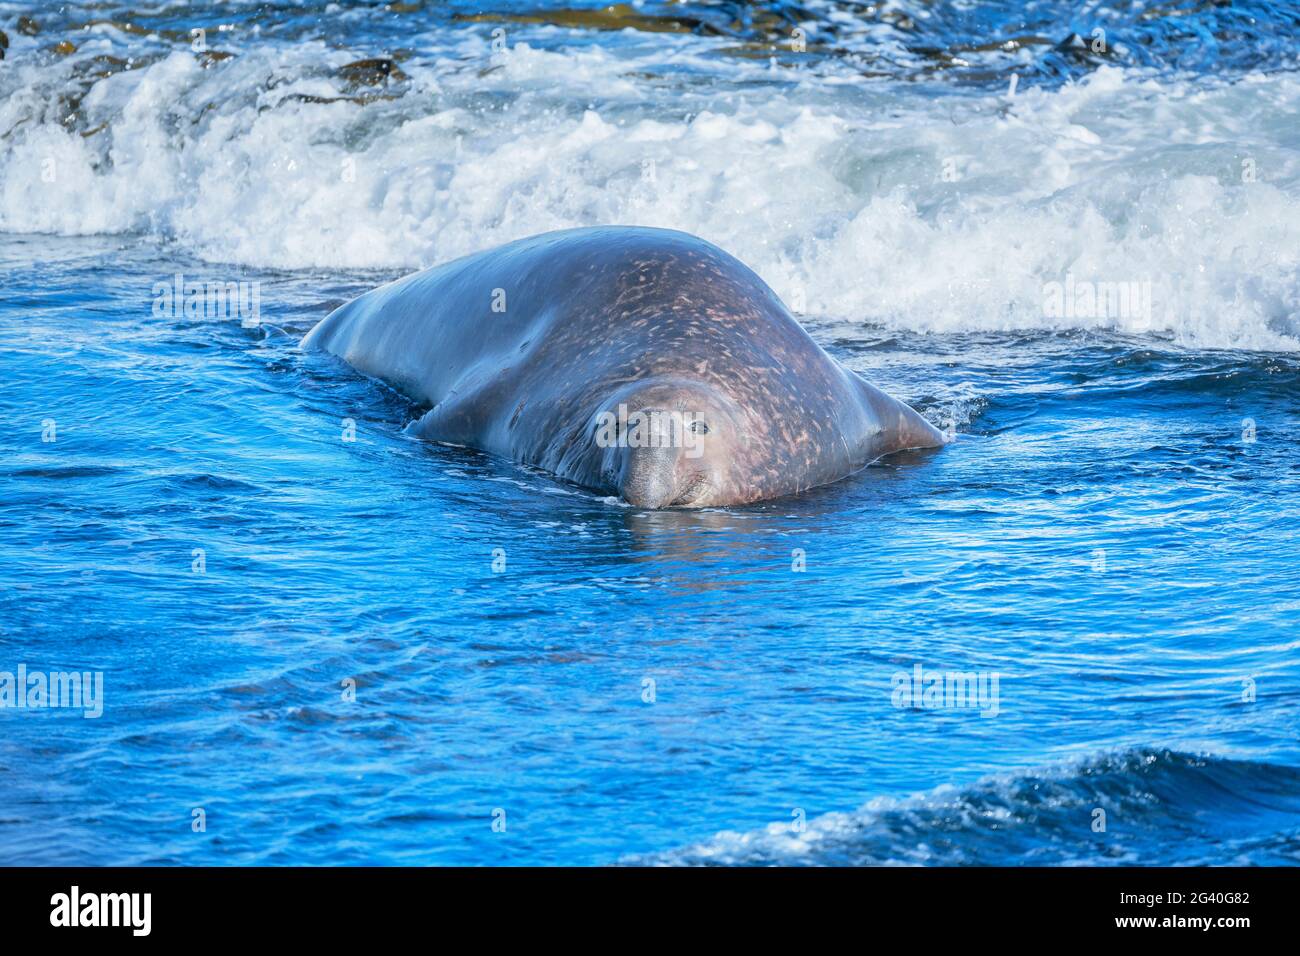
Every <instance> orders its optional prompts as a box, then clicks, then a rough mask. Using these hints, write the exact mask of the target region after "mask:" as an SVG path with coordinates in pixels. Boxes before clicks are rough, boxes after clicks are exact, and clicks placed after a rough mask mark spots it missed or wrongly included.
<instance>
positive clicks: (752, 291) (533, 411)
mask: <svg viewBox="0 0 1300 956" xmlns="http://www.w3.org/2000/svg"><path fill="white" fill-rule="evenodd" d="M302 346H303V347H304V348H319V349H325V350H327V351H329V352H332V353H334V354H335V355H337V356H339V357H341V358H342V359H344V360H345V361H346V362H348V363H349V364H350V365H352V366H353V367H354V368H356V369H357V370H359V371H361V372H363V373H365V374H366V375H370V376H372V377H375V378H379V379H383V380H385V381H387V382H388V383H390V384H392V385H393V386H395V387H397V388H399V389H401V390H402V391H404V392H406V393H407V394H409V395H410V396H411V397H412V398H414V399H416V400H418V401H421V402H425V403H428V404H429V405H431V406H432V408H430V410H429V412H428V413H427V414H425V415H424V416H423V417H422V418H420V419H419V420H418V421H416V422H413V423H412V424H411V425H410V426H408V430H409V431H411V432H413V433H414V434H416V435H417V436H419V437H421V438H426V439H431V440H434V441H439V442H444V443H448V444H454V445H465V446H469V447H473V448H478V449H481V450H483V451H487V452H491V453H494V454H497V455H501V456H503V457H507V458H511V459H514V460H515V461H518V462H522V463H524V464H527V465H532V466H535V467H538V468H541V469H543V470H545V471H548V472H550V473H551V474H553V475H556V476H558V477H559V478H562V479H565V480H567V481H570V482H572V483H574V484H577V485H581V486H583V487H586V488H590V489H592V490H595V491H598V492H603V493H606V494H615V495H618V496H620V497H622V498H623V499H624V500H626V501H627V502H629V503H630V504H632V505H636V506H639V507H644V508H666V507H674V506H678V507H705V506H712V505H734V504H744V503H747V502H752V501H758V500H761V499H766V498H776V497H780V496H783V495H791V494H798V493H799V492H802V491H806V490H807V489H809V488H813V487H815V486H817V485H824V484H827V483H829V482H832V481H837V480H839V479H840V478H843V477H845V476H846V475H849V474H852V473H853V472H855V471H858V470H859V469H861V468H863V467H865V466H866V465H868V464H870V463H871V462H872V461H874V460H875V459H877V458H879V457H880V456H882V455H886V454H889V453H890V452H895V451H899V450H902V449H905V448H930V447H937V446H939V445H942V444H943V443H944V439H943V436H942V434H941V433H940V432H939V431H938V430H937V429H936V428H935V427H934V426H933V425H931V424H930V423H929V422H927V421H926V420H925V419H924V418H922V417H921V416H920V415H919V414H917V413H916V412H915V411H913V410H912V409H911V408H909V407H908V406H907V405H905V404H903V403H902V402H899V401H897V400H895V399H893V398H890V397H889V396H888V395H886V394H885V393H884V392H881V391H880V390H879V389H877V388H875V387H874V386H872V385H870V384H869V383H867V382H866V381H864V380H863V379H861V378H859V377H858V376H857V375H856V374H854V373H853V372H851V371H849V370H848V369H846V368H844V367H843V366H841V365H840V364H839V363H838V362H836V361H835V360H834V359H832V358H831V357H830V356H829V355H827V354H826V352H824V351H823V350H822V349H821V348H820V347H819V346H818V345H817V343H816V342H814V341H813V340H812V338H811V337H810V336H809V335H808V333H807V332H805V331H804V329H803V327H802V326H800V325H799V323H798V322H797V321H795V319H794V317H793V316H792V315H791V314H790V312H789V310H787V309H786V307H785V306H784V305H782V303H781V300H780V299H778V298H777V296H776V294H775V293H774V292H773V291H772V290H771V289H769V288H768V287H767V285H766V284H765V283H764V282H763V280H762V279H760V278H759V277H758V276H757V275H755V274H754V272H753V271H751V270H750V269H749V268H748V267H747V266H745V265H744V264H742V263H741V262H740V261H738V260H737V259H735V258H733V257H732V256H730V255H728V254H727V253H725V252H723V251H722V250H721V249H719V248H718V247H716V246H714V245H712V244H710V243H708V242H705V241H704V240H702V239H698V238H696V237H695V236H691V235H688V234H687V233H683V232H676V231H673V230H667V229H651V228H642V227H622V226H610V227H594V228H585V229H567V230H563V231H560V232H551V233H546V234H544V235H540V236H534V237H532V238H529V239H522V240H519V241H517V242H512V243H509V244H507V245H504V246H501V247H499V248H496V249H491V250H488V251H486V252H480V253H477V254H474V255H470V256H466V257H464V258H461V259H456V260H454V261H452V262H448V263H445V264H443V265H440V266H435V267H434V268H431V269H426V270H425V271H423V272H417V273H415V274H413V275H409V276H407V277H405V278H403V279H399V280H397V281H396V282H393V283H390V284H389V285H385V286H382V287H380V288H378V289H375V290H373V291H371V292H367V293H365V294H364V295H362V296H360V297H359V298H357V299H354V300H353V301H352V302H349V303H347V304H346V305H343V306H341V307H339V308H338V309H336V310H335V311H333V312H331V313H330V314H329V315H328V316H326V317H325V318H324V319H323V320H322V321H321V322H320V324H318V325H317V326H316V327H315V328H314V329H312V331H311V332H309V333H308V334H307V335H306V337H304V338H303V340H302Z"/></svg>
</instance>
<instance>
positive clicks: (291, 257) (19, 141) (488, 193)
mask: <svg viewBox="0 0 1300 956" xmlns="http://www.w3.org/2000/svg"><path fill="white" fill-rule="evenodd" d="M544 29H546V30H551V29H552V28H544ZM537 32H538V33H539V34H540V33H541V32H542V31H537ZM549 36H550V34H548V37H549ZM22 42H26V41H25V39H24V38H15V50H14V51H13V52H14V53H16V54H21V53H23V52H24V50H23V47H22ZM141 42H142V41H140V40H138V39H136V38H132V37H127V36H124V35H122V34H121V33H120V32H119V31H116V30H114V29H113V28H110V27H97V28H95V29H93V30H91V31H88V38H87V39H86V40H85V41H84V42H83V43H82V44H81V46H80V49H79V50H78V52H77V54H76V55H75V56H73V57H69V58H66V59H64V60H55V61H53V62H48V61H47V60H36V59H33V58H30V57H28V58H24V57H22V56H13V57H11V60H10V62H9V64H8V66H9V72H8V73H6V74H5V75H4V77H3V79H0V96H2V99H3V105H0V132H7V135H5V136H4V137H3V139H0V229H3V230H6V231H11V232H49V233H58V234H103V233H127V232H144V233H148V234H155V235H158V236H161V237H165V238H167V239H170V240H173V241H175V242H176V243H178V244H179V245H180V246H181V247H182V248H183V249H184V250H185V251H187V252H190V253H193V254H195V255H197V256H199V257H201V258H204V259H207V260H211V261H221V262H232V263H241V264H247V265H254V266H275V267H288V268H296V267H307V266H325V267H342V266H347V267H400V268H416V267H421V266H425V265H429V264H432V263H435V262H438V261H442V260H445V259H447V258H450V257H454V256H457V255H461V254H464V253H467V252H471V251H474V250H477V249H482V248H486V247H490V246H492V245H495V244H498V243H501V242H505V241H508V240H511V239H515V238H518V237H521V236H525V235H530V234H533V233H537V232H542V231H545V230H549V229H557V228H563V227H569V226H579V225H591V224H598V223H640V224H646V225H657V226H668V227H674V228H679V229H684V230H687V231H689V232H693V233H696V234H698V235H700V236H702V237H704V238H707V239H709V240H712V241H714V242H716V243H718V244H719V245H721V246H722V247H723V248H725V249H727V250H728V251H730V252H732V253H734V254H735V255H737V256H738V257H740V258H741V259H742V260H744V261H745V262H746V263H748V264H749V265H751V266H752V267H753V268H755V269H756V270H757V271H758V272H759V274H760V275H762V276H763V278H764V279H766V280H767V281H768V282H769V283H770V284H771V285H772V286H773V287H774V288H775V289H776V291H777V292H778V293H779V294H780V295H781V296H782V297H783V298H784V299H785V300H786V301H787V302H790V303H792V304H793V305H794V306H795V307H796V308H797V309H802V310H803V311H807V312H810V313H817V314H821V315H830V316H835V317H840V318H843V319H847V320H850V321H855V322H857V321H864V320H867V321H873V322H878V323H883V324H885V325H887V326H894V327H900V328H907V329H913V330H920V331H937V332H945V331H962V330H1000V329H1037V328H1050V327H1076V328H1094V327H1095V328H1115V329H1118V330H1121V331H1126V332H1133V333H1164V334H1168V335H1172V337H1173V338H1174V339H1175V340H1176V341H1179V342H1182V343H1185V344H1189V345H1195V346H1202V347H1227V348H1258V349H1287V350H1290V349H1296V348H1300V160H1298V158H1297V157H1298V156H1300V154H1298V153H1297V151H1296V148H1297V145H1298V142H1297V141H1298V140H1300V128H1297V126H1296V124H1295V122H1294V115H1295V109H1296V105H1297V103H1300V77H1297V76H1296V75H1295V74H1288V73H1276V74H1272V75H1267V76H1264V75H1257V76H1249V77H1247V78H1246V79H1244V80H1240V81H1238V82H1236V83H1233V84H1226V83H1223V84H1216V83H1213V82H1212V81H1207V80H1205V79H1200V80H1197V81H1191V80H1186V81H1184V80H1174V79H1164V80H1160V81H1157V80H1155V79H1152V78H1150V77H1145V76H1142V75H1139V74H1136V73H1133V72H1124V71H1121V70H1119V69H1113V68H1103V69H1100V70H1098V71H1096V72H1095V73H1093V74H1091V75H1090V76H1089V77H1088V78H1087V79H1086V80H1085V81H1083V82H1081V83H1078V84H1075V85H1071V86H1066V87H1064V88H1060V89H1057V90H1053V91H1048V90H1036V89H1034V88H1033V86H1032V84H1031V83H1028V82H1026V83H1022V84H1021V86H1020V89H1019V92H1018V94H1017V95H1016V96H1015V97H1014V98H1013V99H1009V98H1007V97H1006V96H1004V95H995V94H991V93H987V92H984V93H945V94H936V95H922V94H920V93H916V92H909V90H908V87H907V86H906V85H902V84H897V83H893V82H884V81H867V80H856V81H850V80H848V79H847V78H846V77H845V76H843V75H838V76H836V77H822V78H817V77H814V76H813V75H811V74H807V75H806V76H804V77H803V78H802V79H800V80H798V81H796V82H790V76H791V73H790V71H788V70H785V71H782V72H781V73H780V75H774V71H773V70H772V69H771V68H770V67H768V66H767V65H766V64H761V63H760V64H747V63H743V62H742V63H740V64H737V65H735V66H734V67H729V75H728V76H726V77H725V79H722V78H718V77H717V76H716V75H715V76H713V77H708V78H705V79H701V80H699V81H698V82H697V83H695V84H694V85H692V84H691V83H689V82H687V79H688V78H689V76H690V72H689V71H685V72H684V73H683V72H678V73H668V72H663V71H662V68H663V66H664V63H665V62H666V61H669V60H671V61H673V63H674V65H675V66H676V67H678V68H679V69H680V68H681V67H682V65H683V64H686V65H689V64H690V61H691V58H692V57H699V56H702V55H703V54H704V53H706V52H707V50H708V44H709V43H714V42H717V41H708V40H703V39H699V38H694V37H669V38H664V37H656V38H655V39H654V43H653V45H650V42H649V41H644V42H641V41H637V40H636V39H635V38H632V39H622V40H621V42H620V45H619V46H618V47H617V48H611V49H610V50H609V51H606V50H605V49H604V48H602V47H601V46H600V45H598V44H590V43H588V44H585V45H583V46H581V47H580V48H579V47H576V46H575V47H574V48H573V49H571V50H570V49H564V48H561V49H542V48H540V46H538V47H534V46H530V45H529V44H528V43H527V42H525V41H524V40H519V39H516V40H515V41H514V44H513V46H512V47H510V48H508V49H507V50H506V52H505V53H495V54H494V53H493V52H492V50H491V49H490V48H489V46H488V44H487V40H486V38H485V34H484V31H481V30H479V31H466V32H460V33H457V32H455V31H452V32H451V34H449V35H445V36H440V37H425V38H418V39H417V41H416V42H415V45H416V47H417V49H419V51H420V53H419V55H418V56H416V57H414V58H413V59H412V60H410V61H409V62H404V63H403V64H401V67H402V70H403V71H404V72H405V73H406V74H407V75H408V76H409V77H410V79H409V80H407V81H405V82H404V83H402V84H399V85H398V86H396V87H393V88H392V89H391V90H389V91H388V92H387V93H386V92H385V90H384V89H382V88H373V87H372V88H363V89H360V90H358V89H355V88H352V89H349V88H348V87H347V86H346V84H345V83H344V82H343V81H342V80H341V79H340V78H339V74H338V73H337V68H338V67H340V66H342V65H343V64H344V63H346V62H348V61H349V60H350V59H355V58H357V57H358V56H360V55H362V54H361V53H359V52H353V53H348V52H346V51H339V50H335V49H332V48H330V47H327V46H326V45H325V44H323V43H320V42H303V43H298V44H294V45H292V46H289V45H283V46H281V45H276V44H274V43H271V42H264V43H262V44H260V45H257V46H254V47H251V48H248V49H245V50H243V51H242V52H240V53H239V55H237V56H236V57H234V58H232V59H229V60H225V61H222V62H219V63H216V64H213V65H210V66H208V67H206V68H205V67H204V66H202V65H201V64H200V62H199V61H198V59H197V58H196V57H195V56H194V55H193V54H192V53H190V52H188V51H179V52H178V51H174V50H172V52H166V51H164V50H163V49H162V48H161V47H160V48H159V53H158V56H159V58H158V59H156V60H155V61H154V62H152V63H148V64H147V65H144V66H141V67H140V68H137V69H133V70H130V71H126V72H118V73H116V74H114V75H112V76H109V77H107V78H104V79H100V80H98V81H97V82H95V83H94V84H93V85H91V86H90V87H89V91H88V92H87V93H86V95H85V96H84V98H83V99H82V100H81V102H80V111H81V114H82V115H81V118H80V119H79V120H78V122H77V123H76V124H72V126H71V128H67V127H65V126H64V125H63V124H62V122H61V120H62V119H63V118H64V117H63V115H60V114H61V113H62V112H63V111H65V110H67V109H69V108H70V107H69V106H68V104H64V105H63V106H60V105H59V104H58V102H57V99H58V98H57V96H56V95H55V92H56V91H59V90H64V89H67V88H68V87H69V85H70V84H71V83H72V81H71V75H72V71H73V70H74V69H75V68H76V66H77V64H78V63H84V62H85V60H86V59H87V58H88V57H91V56H94V55H96V54H99V53H113V54H115V55H122V53H123V52H124V50H125V49H126V47H127V45H128V44H133V46H132V47H131V48H132V49H133V50H134V51H135V52H136V53H137V54H138V53H139V52H140V51H139V46H140V43H141ZM534 42H537V39H536V37H534ZM550 42H551V44H552V45H555V41H554V39H553V38H552V39H551V40H550ZM168 49H169V50H170V49H172V48H168ZM712 68H713V69H714V70H715V73H716V69H717V67H716V63H714V65H713V67H712ZM656 71H660V72H656ZM684 77H685V78H684ZM774 77H775V78H774ZM738 80H739V81H741V82H737V81H738ZM358 93H360V94H365V93H369V94H375V93H379V94H381V97H382V96H385V95H387V96H392V97H394V98H392V99H385V98H378V99H374V100H372V101H370V102H367V103H359V102H355V101H353V100H352V99H348V98H342V97H344V96H345V94H346V95H348V96H355V95H357V94H358ZM322 100H325V101H327V102H322ZM73 105H75V104H73ZM101 124H106V125H102V126H101ZM51 178H52V179H53V181H49V180H50V179H51ZM1252 179H1253V181H1251V180H1252ZM1067 277H1069V279H1070V280H1071V281H1074V282H1081V283H1115V282H1131V281H1149V282H1150V283H1151V303H1150V306H1151V307H1150V308H1149V309H1145V310H1136V311H1133V312H1131V314H1112V312H1113V310H1112V311H1107V310H1105V309H1104V308H1099V309H1094V310H1093V311H1091V312H1089V311H1088V310H1086V309H1083V310H1080V311H1079V312H1077V313H1073V314H1069V315H1066V316H1061V315H1049V314H1045V313H1046V309H1045V291H1044V290H1045V287H1046V286H1048V285H1049V284H1050V283H1054V282H1060V283H1064V282H1065V281H1066V280H1067Z"/></svg>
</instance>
